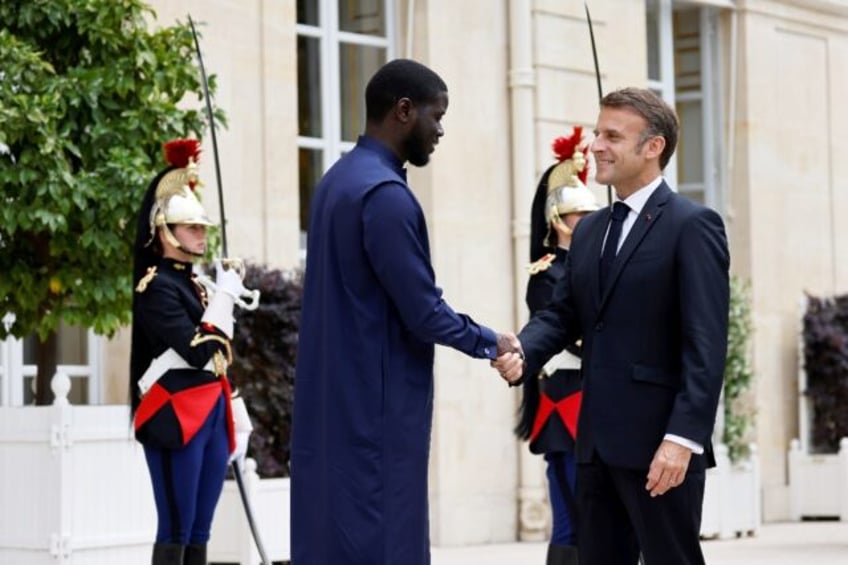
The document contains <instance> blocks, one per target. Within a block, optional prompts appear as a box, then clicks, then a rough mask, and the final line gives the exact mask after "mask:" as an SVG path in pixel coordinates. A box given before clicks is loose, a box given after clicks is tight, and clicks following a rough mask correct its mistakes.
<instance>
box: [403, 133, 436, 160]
mask: <svg viewBox="0 0 848 565" xmlns="http://www.w3.org/2000/svg"><path fill="white" fill-rule="evenodd" d="M404 149H406V160H407V161H409V163H410V164H412V165H415V166H416V167H423V166H424V165H426V164H427V163H429V162H430V154H429V153H428V152H427V149H426V148H425V147H424V144H423V143H422V142H421V138H420V137H418V135H417V131H416V130H412V133H411V134H410V135H409V137H407V138H406V141H405V143H404Z"/></svg>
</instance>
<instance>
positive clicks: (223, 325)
mask: <svg viewBox="0 0 848 565" xmlns="http://www.w3.org/2000/svg"><path fill="white" fill-rule="evenodd" d="M215 286H216V287H217V291H216V292H215V294H214V295H213V296H212V298H211V299H210V300H209V305H208V306H206V311H205V312H203V318H201V320H202V321H203V322H206V323H208V324H212V325H213V326H215V327H216V328H218V329H219V330H221V332H223V333H224V335H225V336H227V337H228V338H230V339H232V338H233V306H234V304H235V299H236V298H238V296H239V294H240V293H242V292H245V288H244V285H243V284H242V283H241V276H240V275H239V274H238V272H237V271H236V270H235V269H224V266H223V265H222V264H221V260H220V259H215Z"/></svg>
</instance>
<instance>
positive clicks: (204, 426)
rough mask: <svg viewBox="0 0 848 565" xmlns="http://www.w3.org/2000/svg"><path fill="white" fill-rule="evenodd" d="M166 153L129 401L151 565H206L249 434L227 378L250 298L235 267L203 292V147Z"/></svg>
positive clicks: (141, 246) (176, 146) (138, 281)
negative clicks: (219, 510) (237, 317)
mask: <svg viewBox="0 0 848 565" xmlns="http://www.w3.org/2000/svg"><path fill="white" fill-rule="evenodd" d="M164 148H165V153H166V159H167V161H168V164H169V166H168V167H167V168H166V169H165V170H163V171H162V172H161V173H159V174H158V175H157V176H156V178H154V179H153V181H152V182H151V184H150V186H149V188H148V190H147V192H146V194H145V196H144V201H143V203H142V206H141V210H140V213H139V218H138V229H137V234H136V241H135V247H134V261H135V264H134V274H133V284H134V288H135V292H134V294H133V320H132V349H131V355H130V396H131V405H132V413H133V424H134V428H135V434H136V438H137V439H138V441H140V442H141V443H142V444H143V446H144V453H145V457H146V459H147V465H148V469H149V471H150V478H151V481H152V484H153V494H154V498H155V503H156V512H157V516H158V527H157V531H156V543H155V545H154V547H153V559H152V563H153V565H205V564H206V544H207V542H208V540H209V531H210V528H211V524H212V516H213V513H214V510H215V506H216V504H217V502H218V498H219V496H220V494H221V489H222V487H223V483H224V477H225V475H226V471H227V465H228V462H229V461H231V460H232V458H233V457H241V456H243V455H244V453H245V450H246V448H247V440H248V436H249V433H250V429H251V428H252V426H251V424H250V419H249V417H248V414H247V411H246V409H245V406H244V402H243V401H242V400H241V399H239V398H238V397H237V394H233V391H232V388H231V385H230V382H229V381H228V379H227V376H226V370H227V366H228V365H229V363H230V361H231V351H230V340H231V339H232V336H233V307H234V303H235V302H236V301H238V299H239V296H241V295H243V294H245V293H246V289H245V288H244V286H243V284H242V276H243V268H240V263H239V262H237V261H227V260H224V261H220V260H219V261H216V262H215V267H216V278H215V282H214V283H211V282H209V283H207V284H206V285H205V286H204V284H201V282H200V278H199V276H198V274H196V273H195V272H194V270H193V263H194V262H195V261H196V260H197V259H198V258H200V257H202V256H203V255H204V253H205V252H206V230H207V228H208V227H209V226H211V225H212V222H211V221H210V220H209V219H208V218H207V216H206V212H205V211H204V209H203V206H202V205H201V204H200V201H199V199H198V197H197V196H196V195H195V191H196V190H197V188H198V185H199V183H198V178H197V158H198V154H199V152H200V147H199V142H198V141H197V140H192V139H180V140H174V141H172V142H169V143H167V144H165V146H164ZM207 280H208V279H207ZM207 287H208V288H207Z"/></svg>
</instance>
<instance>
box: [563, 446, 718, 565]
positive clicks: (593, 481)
mask: <svg viewBox="0 0 848 565" xmlns="http://www.w3.org/2000/svg"><path fill="white" fill-rule="evenodd" d="M647 474H648V473H647V471H634V470H631V469H622V468H618V467H611V466H608V465H606V464H605V463H603V462H602V461H600V460H598V459H597V457H596V458H595V459H594V460H593V461H592V462H591V463H585V464H584V463H581V464H578V466H577V507H578V511H579V512H580V531H579V538H578V547H579V560H580V565H635V564H636V563H637V562H638V558H639V557H638V556H639V551H640V550H641V552H642V556H643V558H644V560H645V564H646V565H703V564H704V555H703V553H702V552H701V543H700V539H699V534H700V529H701V506H702V503H703V499H704V472H703V471H691V472H689V473H687V474H686V479H685V480H684V481H683V484H681V485H680V486H678V487H676V488H673V489H671V490H669V491H668V492H666V493H665V494H663V495H661V496H657V497H655V498H651V496H650V493H649V492H648V491H647V490H645V484H646V483H647V482H648V478H647Z"/></svg>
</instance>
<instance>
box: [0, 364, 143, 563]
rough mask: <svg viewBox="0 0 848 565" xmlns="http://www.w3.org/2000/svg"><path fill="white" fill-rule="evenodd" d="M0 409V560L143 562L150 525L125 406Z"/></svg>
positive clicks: (63, 392)
mask: <svg viewBox="0 0 848 565" xmlns="http://www.w3.org/2000/svg"><path fill="white" fill-rule="evenodd" d="M51 388H52V389H53V393H54V395H55V400H54V402H53V404H52V405H51V406H27V407H0V478H2V480H0V563H4V564H5V563H9V564H14V565H37V564H45V565H46V564H50V565H57V564H74V565H101V564H102V565H106V564H109V565H112V564H114V563H121V564H122V565H123V564H126V565H133V564H136V563H137V564H139V565H141V564H144V565H146V564H147V563H149V562H150V547H151V542H152V540H153V538H154V534H155V529H156V514H155V509H154V506H153V493H152V492H151V488H150V479H149V478H148V475H147V468H146V465H145V463H144V453H143V450H142V448H141V446H140V445H138V444H137V443H136V442H135V440H134V439H133V436H132V433H131V426H130V416H129V408H128V407H127V406H72V405H70V404H69V403H68V400H67V394H68V391H69V390H70V379H69V378H68V376H67V375H64V374H62V373H57V374H56V376H55V377H54V378H53V381H52V383H51Z"/></svg>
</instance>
